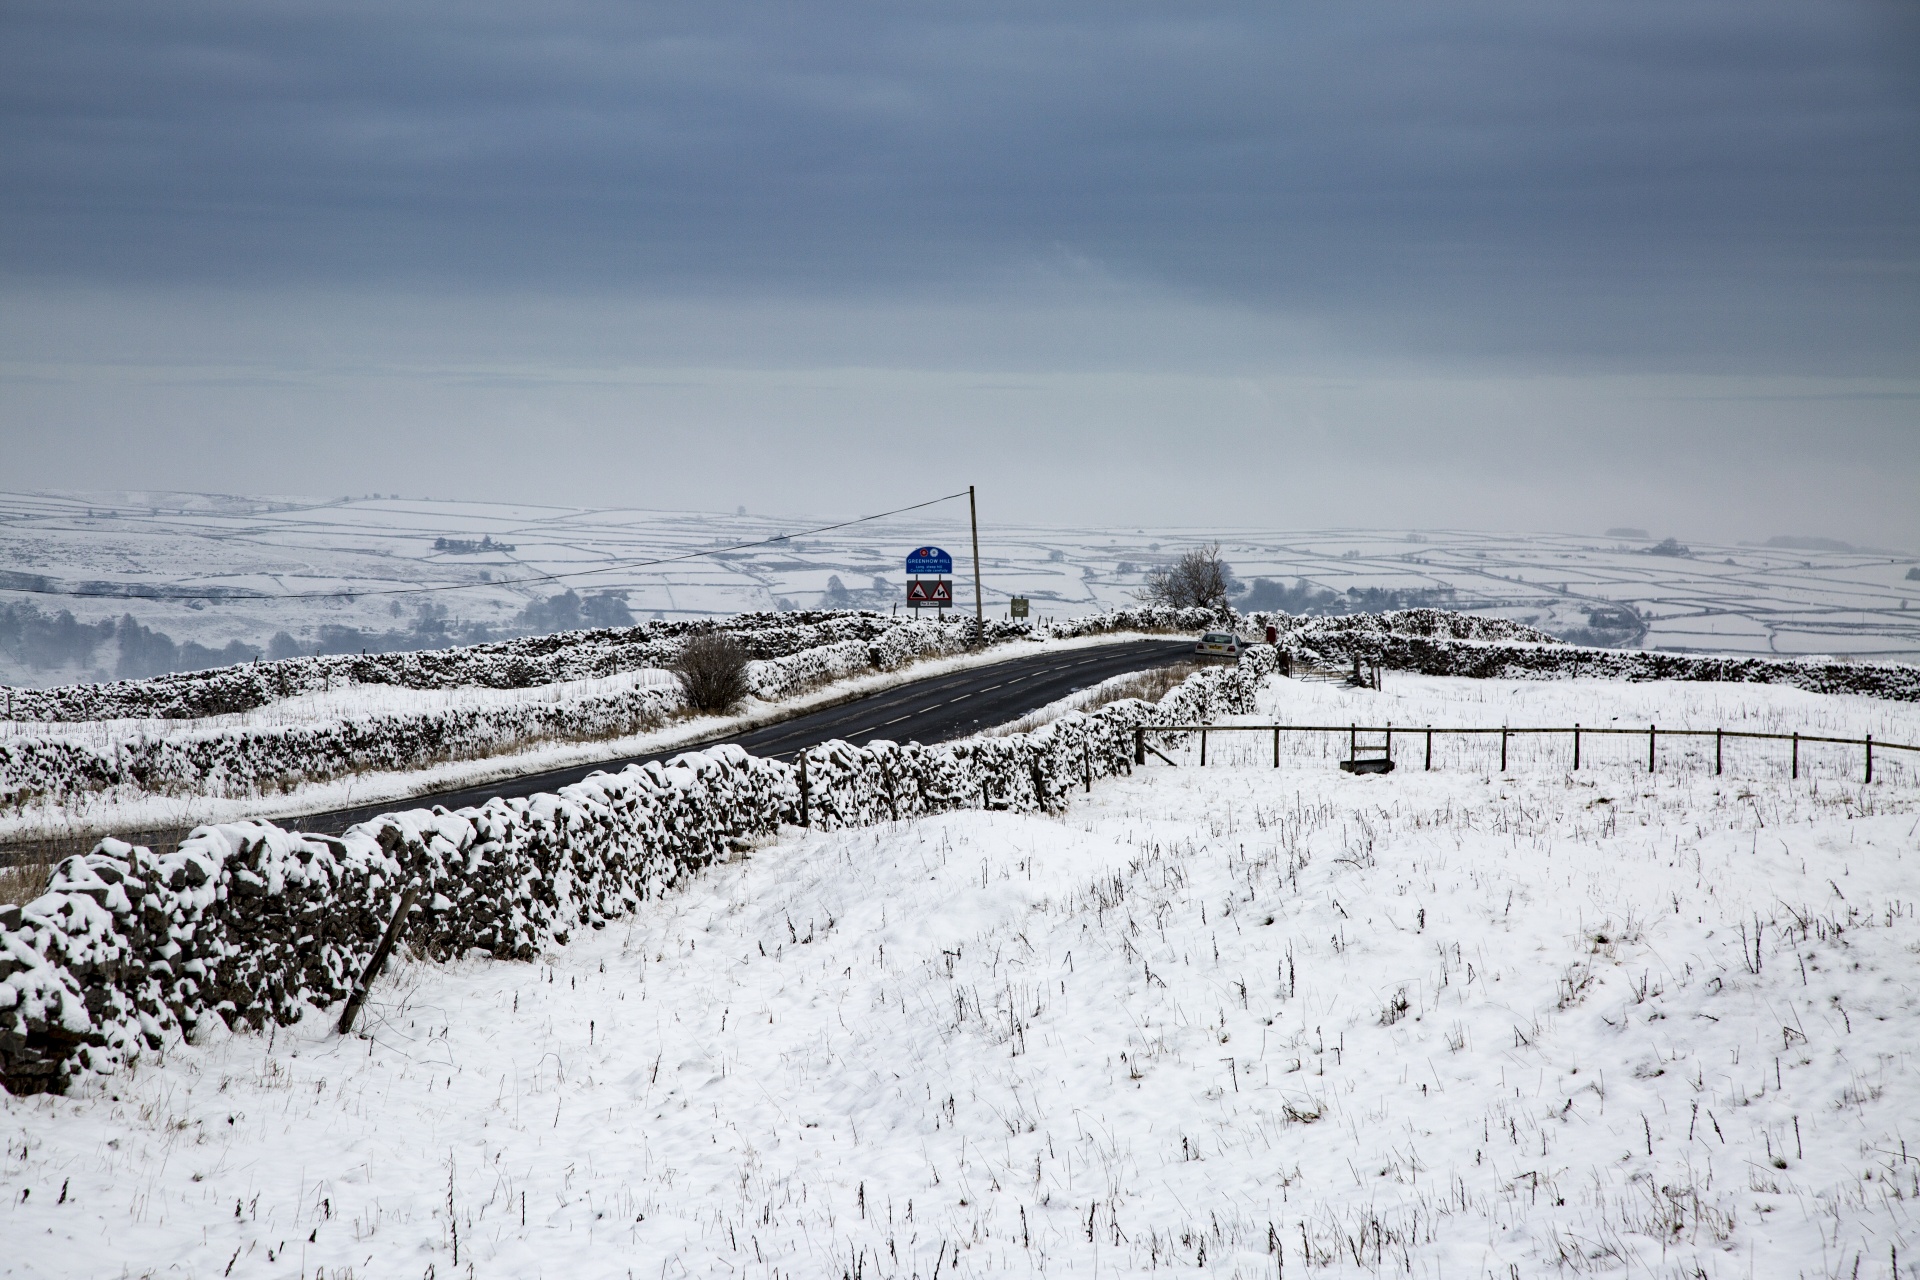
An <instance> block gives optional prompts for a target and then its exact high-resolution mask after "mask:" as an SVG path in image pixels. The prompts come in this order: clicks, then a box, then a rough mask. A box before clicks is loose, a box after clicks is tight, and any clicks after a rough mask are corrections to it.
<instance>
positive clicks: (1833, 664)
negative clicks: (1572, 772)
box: [1262, 609, 1920, 702]
mask: <svg viewBox="0 0 1920 1280" xmlns="http://www.w3.org/2000/svg"><path fill="white" fill-rule="evenodd" d="M1281 616H1282V617H1283V618H1284V617H1285V615H1281ZM1262 625H1264V624H1262ZM1282 643H1283V645H1284V646H1285V647H1286V648H1287V649H1288V650H1289V651H1290V652H1291V653H1292V655H1293V656H1294V657H1295V658H1296V659H1300V658H1306V659H1309V660H1317V661H1319V662H1322V663H1325V664H1326V665H1330V666H1345V665H1346V664H1347V663H1349V662H1351V661H1353V659H1354V658H1355V657H1358V658H1360V659H1361V660H1362V661H1365V662H1367V663H1369V664H1378V665H1380V666H1382V667H1385V668H1388V669H1390V670H1398V671H1415V672H1419V673H1420V674H1422V675H1430V676H1463V677H1466V678H1468V679H1475V680H1496V679H1497V680H1630V681H1647V680H1693V681H1699V680H1709V681H1729V682H1733V683H1739V684H1777V685H1787V686H1790V687H1792V688H1796V689H1804V690H1806V691H1808V692H1809V693H1842V694H1860V695H1864V696H1867V697H1873V698H1888V699H1892V700H1895V701H1900V702H1914V701H1920V666H1915V665H1912V664H1910V663H1895V662H1885V663H1880V662H1874V663H1869V662H1839V661H1835V660H1834V659H1832V658H1740V657H1712V656H1704V655H1698V654H1686V653H1662V652H1660V651H1658V650H1650V649H1588V648H1582V647H1580V646H1577V645H1570V644H1563V643H1561V642H1560V641H1557V640H1555V639H1554V638H1553V637H1551V636H1549V635H1547V634H1546V633H1545V632H1541V631H1535V630H1533V629H1532V628H1531V627H1524V626H1521V625H1519V624H1518V623H1510V622H1506V621H1504V620H1502V619H1499V618H1480V617H1475V616H1473V615H1471V614H1450V613H1446V612H1444V611H1442V610H1437V609H1409V610H1404V611H1402V612H1399V613H1382V614H1356V615H1352V616H1348V617H1340V618H1294V619H1288V620H1287V627H1286V629H1285V630H1283V631H1282Z"/></svg>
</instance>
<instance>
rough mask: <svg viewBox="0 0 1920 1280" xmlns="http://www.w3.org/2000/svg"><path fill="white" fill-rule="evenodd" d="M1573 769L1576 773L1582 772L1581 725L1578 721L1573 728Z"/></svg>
mask: <svg viewBox="0 0 1920 1280" xmlns="http://www.w3.org/2000/svg"><path fill="white" fill-rule="evenodd" d="M1573 768H1574V772H1575V773H1578V772H1579V771H1580V724H1579V722H1578V721H1575V722H1574V726H1573Z"/></svg>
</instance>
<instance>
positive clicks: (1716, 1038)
mask: <svg viewBox="0 0 1920 1280" xmlns="http://www.w3.org/2000/svg"><path fill="white" fill-rule="evenodd" d="M1268 698H1269V701H1270V705H1269V707H1268V709H1267V714H1269V715H1272V716H1277V717H1280V718H1284V719H1288V720H1293V721H1296V722H1298V721H1305V720H1308V719H1314V718H1321V717H1324V718H1326V719H1328V720H1329V721H1331V722H1334V723H1339V722H1345V721H1348V720H1352V719H1361V720H1363V721H1364V720H1368V719H1372V720H1375V721H1378V720H1382V719H1388V718H1391V719H1393V720H1394V721H1395V722H1396V723H1419V722H1424V721H1426V720H1431V721H1433V722H1434V723H1491V724H1499V723H1501V722H1502V721H1506V722H1509V723H1520V722H1522V721H1526V722H1529V723H1561V722H1565V721H1569V720H1572V719H1582V720H1583V721H1584V722H1586V723H1592V724H1599V723H1605V722H1607V721H1608V720H1609V718H1610V717H1612V716H1615V715H1618V716H1620V717H1621V718H1622V720H1623V721H1625V720H1629V719H1631V720H1633V721H1634V722H1644V721H1645V720H1655V721H1657V722H1658V723H1660V724H1661V725H1663V726H1667V725H1671V726H1672V727H1675V728H1679V727H1684V726H1685V725H1687V724H1689V723H1701V724H1706V725H1707V727H1711V723H1710V722H1725V723H1728V724H1729V725H1731V723H1732V722H1733V721H1735V720H1742V721H1743V722H1744V723H1747V724H1749V725H1751V726H1755V727H1757V726H1760V725H1768V726H1774V725H1785V726H1787V727H1789V728H1793V727H1798V728H1802V729H1809V728H1810V726H1811V725H1812V724H1813V723H1816V722H1817V723H1819V724H1821V725H1824V726H1825V727H1826V728H1827V729H1829V730H1843V731H1846V732H1857V731H1860V730H1862V729H1866V728H1872V729H1873V731H1874V732H1875V733H1876V736H1879V735H1880V734H1881V733H1882V731H1883V730H1884V732H1885V734H1886V736H1888V737H1897V738H1900V739H1901V740H1906V741H1913V740H1915V738H1916V736H1920V735H1916V734H1915V732H1914V721H1915V716H1916V714H1917V713H1916V711H1915V709H1914V708H1912V707H1907V706H1903V705H1891V704H1884V703H1874V702H1871V701H1870V700H1865V699H1840V698H1820V697H1817V696H1814V695H1807V694H1802V693H1798V692H1797V691H1793V690H1782V689H1777V688H1767V687H1754V686H1653V685H1590V684H1589V685H1582V684H1577V683H1574V682H1553V683H1538V684H1532V683H1517V684H1516V683H1495V682H1478V683H1472V682H1465V681H1447V680H1419V679H1415V678H1412V677H1398V678H1396V677H1394V676H1393V675H1392V674H1391V673H1389V677H1388V683H1387V688H1386V690H1385V691H1383V692H1382V693H1379V694H1373V693H1365V692H1359V691H1349V690H1342V689H1337V688H1333V687H1328V686H1318V685H1301V684H1295V683H1293V682H1290V681H1278V682H1275V684H1274V686H1273V687H1272V689H1271V691H1270V692H1269V694H1268ZM1261 747H1262V749H1261V750H1255V749H1254V748H1253V747H1252V746H1248V747H1246V748H1244V749H1229V750H1228V751H1227V753H1226V756H1225V759H1224V762H1223V757H1222V755H1221V754H1220V753H1219V750H1218V748H1217V746H1216V749H1215V751H1214V753H1213V754H1212V757H1211V758H1212V761H1213V763H1212V764H1210V766H1209V767H1208V768H1207V769H1205V770H1201V769H1199V768H1197V767H1194V760H1193V758H1192V756H1191V755H1189V756H1187V757H1185V759H1186V761H1187V763H1186V764H1185V765H1184V766H1183V767H1181V768H1178V769H1175V768H1169V767H1166V766H1164V765H1159V764H1156V765H1155V766H1153V767H1151V768H1148V769H1145V770H1141V771H1139V772H1137V773H1136V774H1135V776H1134V777H1133V778H1131V779H1125V780H1115V781H1111V782H1103V783H1100V784H1098V785H1097V786H1096V788H1095V790H1094V792H1093V794H1092V795H1090V796H1078V797H1076V799H1075V800H1074V803H1073V805H1072V806H1071V808H1070V809H1069V810H1068V812H1067V813H1066V814H1065V815H1064V816H1063V817H1059V818H1044V817H1033V816H1020V815H1012V814H1005V813H985V814H983V813H958V814H950V815H946V816H942V817H938V818H930V819H923V820H919V821H915V822H907V823H900V824H893V825H888V826H883V827H878V828H872V829H867V830H857V831H847V832H840V833H835V834H831V835H818V834H811V833H806V832H801V831H793V830H790V831H788V832H786V833H784V834H783V837H782V838H781V839H780V840H779V841H778V842H776V843H773V844H770V845H768V846H766V847H764V848H761V849H758V850H756V851H754V852H753V853H752V854H751V855H750V856H746V857H744V858H742V859H740V860H738V861H735V862H733V863H730V864H725V865H722V866H718V867H715V868H713V869H711V870H710V871H709V872H707V873H706V874H704V875H703V876H701V877H699V878H698V879H696V880H695V881H693V882H692V883H691V885H690V886H689V887H688V888H686V889H685V890H684V891H681V892H678V893H676V894H674V895H672V896H670V897H668V898H666V899H663V900H659V901H655V902H652V903H649V904H646V905H645V907H644V908H643V910H642V911H641V913H640V914H639V915H637V916H636V917H634V918H633V919H631V920H630V921H625V922H622V923H620V924H617V925H615V926H613V927H611V928H609V929H607V930H605V931H604V932H603V933H600V934H598V935H595V936H590V937H587V938H583V939H579V940H577V941H576V942H575V943H573V944H572V945H570V946H568V947H567V948H565V949H564V950H562V951H561V952H559V953H557V954H554V955H552V956H549V957H546V958H545V959H544V960H543V961H542V962H540V963H538V964H533V965H521V964H509V963H496V962H492V961H486V960H480V959H472V960H466V961H461V962H457V963H454V964H450V965H431V964H425V963H417V962H413V961H407V962H403V963H400V964H398V965H396V966H394V967H393V968H392V969H390V970H389V972H388V975H387V976H386V977H385V978H384V979H383V980H382V981H381V983H380V984H378V986H377V988H376V991H375V995H374V999H373V1000H372V1001H371V1003H370V1005H369V1010H368V1012H369V1017H368V1019H367V1022H366V1024H365V1030H366V1031H367V1032H368V1033H369V1036H368V1038H360V1037H353V1038H348V1039H345V1040H342V1039H339V1038H337V1037H335V1036H333V1035H332V1034H331V1033H330V1032H329V1030H328V1028H327V1024H326V1019H324V1018H322V1017H320V1016H318V1015H315V1016H314V1017H312V1018H311V1019H309V1021H308V1022H307V1023H305V1024H303V1025H301V1026H298V1027H295V1028H291V1029H284V1030H281V1031H279V1032H277V1033H275V1034H272V1035H269V1036H267V1037H256V1036H251V1035H247V1036H215V1037H209V1038H208V1039H207V1040H206V1041H205V1042H204V1043H201V1044H197V1045H192V1046H178V1047H176V1048H174V1049H172V1050H171V1051H169V1052H168V1053H167V1054H166V1055H165V1057H164V1060H163V1061H147V1062H144V1063H142V1064H141V1066H140V1067H139V1068H138V1069H137V1070H136V1071H134V1072H132V1073H130V1074H128V1075H125V1076H122V1077H120V1078H119V1079H117V1080H109V1081H105V1082H95V1083H93V1084H90V1085H88V1086H87V1091H86V1092H83V1093H80V1094H78V1095H76V1096H73V1097H69V1098H64V1099H62V1098H49V1097H39V1098H31V1099H13V1098H5V1099H4V1100H0V1125H4V1128H5V1130H6V1150H5V1153H4V1158H3V1159H0V1239H4V1240H5V1241H6V1247H5V1249H4V1251H3V1256H0V1268H8V1269H11V1271H12V1272H13V1273H15V1274H21V1275H30V1276H40V1275H47V1276H73V1275H107V1276H112V1275H122V1274H128V1275H141V1274H149V1273H151V1274H154V1275H163V1274H179V1275H194V1276H214V1275H230V1276H236V1277H238V1276H267V1275H294V1274H298V1275H303V1276H304V1275H316V1276H318V1275H324V1276H327V1277H336V1276H346V1275H353V1276H357V1277H367V1276H386V1275H396V1276H410V1277H411V1276H420V1275H429V1274H430V1275H434V1276H439V1277H452V1276H456V1275H459V1276H464V1275H476V1276H486V1275H502V1276H505V1275H511V1276H533V1275H555V1276H560V1275H565V1276H573V1275H615V1276H617V1275H623V1274H631V1275H634V1276H647V1277H652V1276H663V1275H664V1276H674V1275H701V1276H708V1275H713V1276H734V1275H747V1276H773V1275H791V1276H825V1275H835V1276H837V1275H842V1274H846V1275H858V1276H901V1277H906V1276H914V1275H917V1276H919V1277H922V1278H923V1280H924V1278H928V1277H932V1276H934V1275H935V1274H939V1275H943V1276H944V1275H950V1274H972V1273H981V1274H985V1273H993V1272H1013V1273H1036V1272H1037V1273H1050V1274H1057V1275H1083V1276H1092V1275H1096V1274H1101V1275H1118V1274H1132V1273H1136V1272H1147V1271H1151V1270H1154V1269H1155V1268H1157V1267H1173V1268H1178V1269H1182V1270H1196V1269H1197V1270H1199V1271H1200V1273H1201V1274H1215V1275H1221V1276H1229V1275H1236V1274H1237V1275H1242V1276H1274V1275H1280V1274H1287V1273H1291V1274H1294V1275H1302V1274H1309V1273H1313V1274H1342V1273H1406V1274H1412V1275H1418V1276H1469V1275H1472V1276H1480V1275H1492V1276H1498V1277H1507V1276H1531V1275H1539V1274H1545V1273H1549V1272H1554V1273H1567V1274H1588V1273H1601V1274H1617V1275H1643V1274H1644V1275H1673V1276H1683V1275H1684V1276H1693V1275H1706V1276H1723V1277H1735V1276H1847V1277H1852V1276H1862V1277H1865V1276H1873V1277H1880V1276H1885V1275H1888V1274H1889V1272H1890V1269H1891V1268H1892V1267H1893V1266H1894V1264H1895V1259H1896V1255H1898V1257H1899V1259H1900V1261H1899V1265H1900V1267H1901V1268H1903V1269H1905V1268H1908V1267H1909V1266H1910V1264H1911V1260H1912V1259H1911V1255H1912V1252H1913V1250H1916V1249H1920V1239H1917V1238H1916V1237H1920V1231H1916V1230H1915V1228H1914V1226H1913V1225H1912V1224H1911V1222H1910V1220H1909V1205H1910V1202H1911V1201H1912V1200H1913V1199H1914V1198H1915V1197H1916V1196H1920V1133H1916V1134H1909V1133H1907V1131H1906V1126H1907V1125H1909V1124H1914V1123H1920V1071H1916V1068H1917V1067H1920V1062H1916V1063H1909V1062H1908V1060H1907V1059H1908V1058H1909V1057H1910V1056H1912V1053H1913V1048H1912V1046H1913V1043H1914V1038H1915V1034H1914V1033H1915V1031H1916V1029H1920V1008H1916V996H1920V991H1916V977H1915V975H1916V967H1915V966H1916V961H1915V953H1916V951H1920V920H1916V918H1915V902H1916V900H1920V874H1916V871H1917V870H1920V868H1917V867H1916V859H1920V785H1916V779H1915V774H1914V772H1913V769H1912V765H1911V763H1910V762H1908V763H1903V764H1900V765H1899V766H1897V767H1896V766H1889V767H1888V768H1887V769H1886V770H1885V771H1884V772H1881V773H1880V774H1879V776H1880V777H1881V778H1882V779H1883V780H1881V781H1876V783H1875V784H1874V785H1873V786H1872V787H1870V788H1869V787H1865V786H1862V785H1861V784H1860V783H1859V782H1858V780H1857V775H1855V774H1854V773H1853V772H1852V770H1851V767H1850V764H1851V762H1850V761H1849V760H1844V759H1835V760H1833V761H1826V760H1824V759H1823V760H1820V761H1816V762H1814V763H1813V764H1812V765H1811V766H1810V767H1809V772H1808V774H1803V777H1802V779H1801V780H1800V781H1799V782H1797V783H1795V782H1790V781H1788V780H1787V779H1786V777H1785V768H1784V762H1783V761H1781V760H1780V759H1778V758H1777V753H1776V755H1768V754H1766V753H1764V752H1758V751H1756V752H1755V753H1754V754H1752V755H1740V756H1738V757H1732V758H1730V759H1729V770H1728V773H1727V774H1726V775H1725V776H1722V777H1718V778H1716V777H1714V776H1713V775H1712V772H1711V759H1710V756H1709V757H1708V758H1707V759H1706V760H1705V761H1704V762H1702V761H1701V760H1699V759H1697V758H1696V759H1694V760H1693V761H1692V762H1691V763H1689V762H1688V761H1687V760H1686V759H1684V758H1683V757H1682V756H1681V755H1680V754H1678V751H1677V749H1676V754H1675V755H1674V756H1673V758H1672V761H1671V767H1670V768H1665V767H1663V769H1662V771H1661V772H1659V773H1658V774H1656V775H1654V776H1652V777H1649V776H1648V775H1647V774H1646V772H1645V770H1644V760H1643V759H1642V760H1641V763H1640V764H1638V765H1636V764H1635V763H1634V762H1633V759H1634V758H1633V753H1632V752H1631V751H1630V750H1626V749H1623V750H1622V751H1621V752H1620V753H1618V755H1617V756H1598V757H1596V756H1589V757H1588V760H1589V764H1588V767H1587V768H1584V769H1583V770H1582V771H1581V772H1580V773H1578V774H1573V773H1570V772H1569V771H1568V770H1567V769H1566V768H1565V761H1564V760H1563V759H1560V758H1559V757H1558V756H1554V755H1553V754H1552V752H1551V751H1550V750H1549V744H1542V745H1541V747H1540V749H1539V751H1538V753H1537V754H1530V753H1531V752H1532V749H1531V748H1528V749H1527V753H1523V752H1522V751H1519V750H1516V752H1515V753H1514V755H1513V757H1512V759H1511V761H1510V764H1511V768H1510V771H1509V772H1508V773H1506V774H1505V775H1501V774H1499V773H1497V772H1495V771H1493V765H1494V763H1495V762H1494V761H1493V760H1492V759H1491V758H1490V757H1487V756H1485V755H1482V756H1480V757H1479V758H1477V759H1475V760H1469V759H1468V758H1467V757H1466V755H1465V754H1463V753H1464V752H1465V751H1466V750H1467V748H1460V749H1459V752H1458V753H1455V754H1452V755H1443V754H1442V752H1440V751H1439V750H1437V751H1436V757H1437V758H1436V766H1437V767H1436V769H1435V771H1434V772H1432V773H1427V772H1424V771H1422V770H1421V769H1420V768H1419V761H1418V760H1412V761H1409V760H1408V759H1407V758H1406V757H1405V756H1404V755H1403V757H1402V767H1401V770H1400V771H1399V772H1397V773H1395V774H1393V775H1390V776H1387V777H1376V778H1351V777H1348V776H1346V775H1344V774H1341V773H1339V772H1338V771H1337V770H1335V769H1334V768H1333V767H1332V764H1331V758H1330V757H1331V756H1332V755H1334V754H1339V753H1343V751H1344V742H1343V741H1342V742H1340V743H1339V744H1338V745H1337V747H1336V746H1334V745H1328V746H1327V747H1326V748H1325V751H1326V753H1327V754H1326V755H1324V756H1323V755H1322V754H1321V748H1320V747H1318V746H1314V747H1311V748H1309V747H1308V746H1306V745H1302V747H1301V748H1300V749H1299V750H1298V751H1289V752H1287V753H1286V754H1284V755H1283V758H1282V762H1281V766H1280V767H1279V768H1277V769H1276V768H1273V767H1272V766H1271V759H1270V756H1268V755H1267V754H1265V751H1266V750H1270V747H1268V746H1267V744H1265V743H1263V744H1261ZM1474 750H1479V748H1474ZM1236 754H1244V760H1243V761H1242V762H1239V763H1236V762H1235V760H1234V757H1235V755H1236ZM1176 758H1182V757H1180V756H1178V754H1176ZM1475 765H1478V766H1480V767H1470V766H1475ZM1910 1143H1913V1144H1914V1146H1913V1149H1912V1152H1911V1153H1909V1144H1910ZM1904 1273H1905V1272H1904V1270H1903V1274H1904Z"/></svg>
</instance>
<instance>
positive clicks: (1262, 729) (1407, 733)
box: [1133, 724, 1920, 782]
mask: <svg viewBox="0 0 1920 1280" xmlns="http://www.w3.org/2000/svg"><path fill="white" fill-rule="evenodd" d="M1149 733H1156V734H1167V733H1181V734H1193V733H1197V734H1199V735H1200V763H1201V764H1202V765H1204V764H1206V762H1207V737H1208V735H1209V734H1219V733H1267V734H1272V735H1273V766H1274V768H1276V769H1277V768H1279V767H1280V735H1281V734H1283V733H1344V734H1346V735H1347V759H1348V760H1350V761H1351V760H1353V759H1355V753H1356V751H1357V750H1361V749H1366V750H1370V751H1373V752H1379V753H1381V754H1383V755H1384V756H1385V758H1386V759H1388V760H1391V759H1392V758H1393V737H1394V735H1395V734H1396V733H1397V734H1399V735H1400V736H1401V738H1402V739H1405V738H1408V737H1413V738H1418V739H1424V742H1425V747H1426V751H1425V755H1426V768H1428V769H1432V768H1433V739H1434V736H1435V735H1436V734H1438V735H1446V734H1453V735H1456V736H1467V737H1484V736H1489V735H1493V734H1498V735H1499V738H1500V768H1501V770H1502V771H1503V772H1504V771H1505V769H1506V767H1507V744H1508V742H1510V741H1511V740H1512V739H1514V738H1518V737H1542V736H1552V735H1565V736H1567V737H1569V738H1571V739H1572V743H1573V767H1574V768H1575V769H1578V768H1579V767H1580V744H1581V739H1582V738H1586V737H1593V736H1609V737H1632V738H1645V739H1646V740H1647V772H1649V773H1652V772H1653V771H1654V770H1655V769H1656V768H1658V766H1659V741H1660V739H1661V738H1712V739H1713V771H1714V773H1715V774H1718V773H1720V772H1721V771H1722V769H1723V768H1724V766H1725V759H1726V744H1727V742H1728V741H1731V740H1742V739H1753V740H1765V741H1769V742H1790V743H1792V766H1791V767H1792V771H1793V776H1794V777H1795V778H1796V779H1797V778H1798V777H1799V776H1800V746H1801V744H1802V743H1831V744H1835V745H1838V746H1851V747H1860V748H1863V749H1864V751H1865V770H1866V773H1865V779H1866V781H1868V782H1872V781H1873V753H1874V750H1875V749H1876V748H1878V749H1879V750H1882V751H1911V752H1916V753H1920V746H1914V745H1911V744H1909V743H1904V742H1886V741H1884V740H1882V741H1876V740H1875V739H1874V736H1873V735H1872V734H1868V735H1867V736H1866V737H1864V738H1834V737H1828V736H1826V735H1823V734H1811V733H1755V732H1752V731H1750V730H1746V729H1662V728H1660V727H1659V726H1657V725H1648V726H1647V727H1646V728H1644V729H1620V728H1601V729H1596V728H1590V727H1586V726H1582V725H1578V724H1576V725H1570V726H1566V727H1563V728H1540V727H1535V726H1513V725H1501V726H1499V727H1497V728H1479V727H1475V728H1459V727H1439V726H1434V725H1420V726H1417V727H1414V728H1408V727H1407V726H1405V725H1401V726H1398V727H1395V726H1393V725H1359V724H1167V725H1153V726H1151V727H1144V726H1143V727H1141V728H1138V729H1135V730H1134V731H1133V758H1134V763H1136V764H1145V763H1146V762H1147V752H1148V751H1149V750H1152V748H1151V747H1150V746H1149V745H1148V743H1147V734H1149ZM1361 734H1368V735H1379V736H1380V737H1382V739H1383V743H1382V744H1381V745H1378V746H1375V745H1372V744H1369V746H1368V747H1366V748H1362V747H1361V746H1360V744H1359V738H1360V735H1361ZM1154 754H1155V755H1160V753H1159V752H1158V751H1154ZM1160 758H1161V759H1163V760H1165V759H1166V757H1165V756H1161V757H1160ZM1168 763H1172V762H1171V761H1168Z"/></svg>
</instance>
